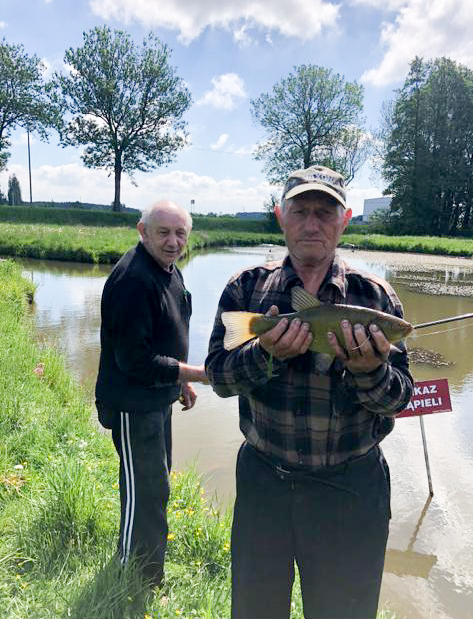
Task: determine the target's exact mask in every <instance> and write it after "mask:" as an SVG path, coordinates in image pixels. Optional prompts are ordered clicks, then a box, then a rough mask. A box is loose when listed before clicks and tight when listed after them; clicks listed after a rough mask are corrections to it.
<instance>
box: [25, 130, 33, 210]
mask: <svg viewBox="0 0 473 619" xmlns="http://www.w3.org/2000/svg"><path fill="white" fill-rule="evenodd" d="M26 134H27V136H28V171H29V175H30V204H33V189H32V186H31V155H30V128H29V127H28V126H26Z"/></svg>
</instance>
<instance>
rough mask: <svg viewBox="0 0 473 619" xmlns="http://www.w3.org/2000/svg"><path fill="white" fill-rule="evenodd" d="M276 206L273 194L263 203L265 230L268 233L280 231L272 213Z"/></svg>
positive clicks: (276, 201) (277, 201)
mask: <svg viewBox="0 0 473 619" xmlns="http://www.w3.org/2000/svg"><path fill="white" fill-rule="evenodd" d="M277 204H279V200H278V197H277V196H276V194H274V193H272V194H271V195H270V196H269V198H268V199H267V200H265V201H264V202H263V208H264V210H265V212H266V222H267V229H268V231H269V232H279V231H280V228H279V224H278V221H277V219H276V213H275V212H274V209H275V207H276V205H277Z"/></svg>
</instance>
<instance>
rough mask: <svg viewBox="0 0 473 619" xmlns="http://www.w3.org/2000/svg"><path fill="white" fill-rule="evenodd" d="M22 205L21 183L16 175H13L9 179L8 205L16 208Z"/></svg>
mask: <svg viewBox="0 0 473 619" xmlns="http://www.w3.org/2000/svg"><path fill="white" fill-rule="evenodd" d="M22 203H23V200H22V199H21V188H20V182H19V180H18V179H17V177H16V176H15V174H12V175H11V176H10V178H9V179H8V204H9V205H10V206H15V205H17V204H22Z"/></svg>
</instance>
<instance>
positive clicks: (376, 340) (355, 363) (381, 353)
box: [328, 320, 391, 374]
mask: <svg viewBox="0 0 473 619" xmlns="http://www.w3.org/2000/svg"><path fill="white" fill-rule="evenodd" d="M340 328H341V332H342V334H343V338H344V340H345V341H344V344H343V346H342V345H341V344H340V342H339V341H338V340H337V336H336V335H335V333H333V332H329V333H328V340H329V342H330V344H331V346H332V348H333V352H334V353H335V355H336V356H337V357H338V358H339V359H341V360H342V361H344V362H345V367H346V368H347V369H348V370H349V371H350V372H351V373H352V374H366V373H369V372H373V371H374V370H376V368H378V367H379V366H380V365H382V364H383V363H385V362H386V361H387V359H388V356H389V352H390V349H391V344H390V342H389V340H387V339H386V337H385V336H384V333H383V332H382V331H381V329H380V328H379V327H378V326H377V325H376V324H374V323H372V324H370V325H369V327H368V330H369V333H368V331H367V330H366V329H365V327H364V326H363V325H362V324H359V323H356V324H355V325H353V326H352V324H351V323H350V322H349V321H348V320H342V322H341V323H340Z"/></svg>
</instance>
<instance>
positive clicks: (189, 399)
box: [179, 383, 197, 411]
mask: <svg viewBox="0 0 473 619" xmlns="http://www.w3.org/2000/svg"><path fill="white" fill-rule="evenodd" d="M196 400H197V392H196V390H195V389H194V387H193V385H192V384H191V383H183V384H182V386H181V395H180V396H179V402H180V403H181V404H183V405H184V406H183V407H182V410H183V411H188V410H189V409H191V408H192V407H193V406H194V404H195V401H196Z"/></svg>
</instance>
